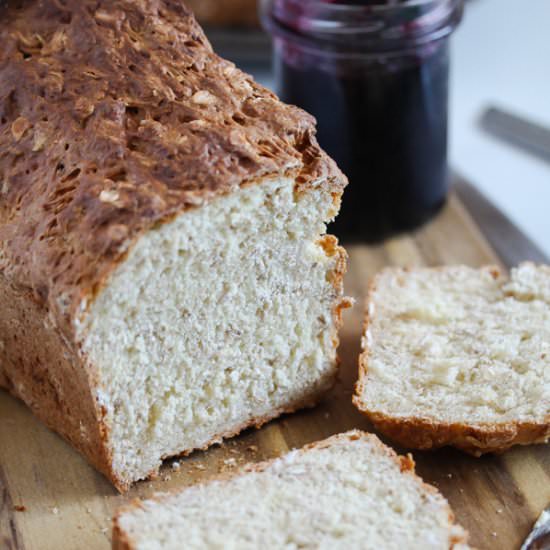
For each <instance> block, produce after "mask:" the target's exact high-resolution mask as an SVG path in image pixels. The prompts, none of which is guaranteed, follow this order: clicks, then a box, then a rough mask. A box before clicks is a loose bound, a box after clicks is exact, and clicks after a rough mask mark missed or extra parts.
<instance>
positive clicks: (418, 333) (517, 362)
mask: <svg viewBox="0 0 550 550" xmlns="http://www.w3.org/2000/svg"><path fill="white" fill-rule="evenodd" d="M363 349H364V352H363V354H362V356H361V358H360V374H359V382H358V384H357V387H356V395H355V397H354V402H355V404H356V405H357V407H358V408H359V409H360V410H362V411H363V412H365V413H366V414H367V415H368V416H369V418H370V419H371V420H372V422H373V423H374V425H375V426H376V427H377V428H378V429H379V430H380V431H381V432H383V433H384V434H386V435H388V436H389V437H391V438H392V439H394V440H395V441H397V442H399V443H400V444H402V445H405V446H407V447H412V448H417V449H431V448H434V447H441V446H443V445H453V446H455V447H458V448H460V449H463V450H464V451H467V452H469V453H471V454H474V455H481V454H482V453H486V452H491V451H503V450H505V449H508V448H509V447H511V446H512V445H518V444H520V445H526V444H530V443H544V442H546V441H548V439H549V437H550V267H548V266H538V267H537V266H535V265H533V264H530V263H524V264H522V265H520V266H519V267H518V268H516V269H513V270H512V272H511V275H510V277H509V278H508V277H507V276H505V275H504V274H502V273H501V272H500V271H499V270H498V269H497V268H494V267H485V268H482V269H472V268H469V267H464V266H456V267H441V268H436V269H411V270H407V269H386V270H384V271H382V272H381V273H380V274H379V275H378V276H376V277H375V279H374V281H373V282H372V285H371V288H370V292H369V296H368V299H367V319H366V328H365V336H364V339H363Z"/></svg>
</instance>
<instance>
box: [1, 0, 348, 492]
mask: <svg viewBox="0 0 550 550" xmlns="http://www.w3.org/2000/svg"><path fill="white" fill-rule="evenodd" d="M0 11H1V16H2V21H3V25H1V26H0V43H1V44H2V48H1V49H0V386H1V387H4V388H6V389H7V390H8V391H10V392H11V393H12V394H13V395H15V396H17V397H18V398H20V399H22V400H23V401H24V402H25V403H26V404H27V405H28V406H29V407H30V408H31V409H32V410H33V412H34V413H35V414H36V415H37V416H38V417H39V418H40V419H41V420H42V421H43V422H45V423H46V424H47V425H48V426H49V427H51V428H53V429H54V430H56V431H57V432H58V433H60V434H61V435H62V436H63V437H65V438H66V439H67V440H69V441H70V442H71V443H72V444H73V445H74V447H75V448H76V449H78V450H79V451H80V452H82V453H83V454H84V455H85V456H86V457H87V459H88V460H89V461H90V462H91V463H92V464H94V465H95V466H96V467H97V468H98V469H99V470H100V471H101V472H103V473H104V474H105V475H106V476H107V477H108V478H109V479H110V480H111V481H112V482H113V483H114V484H115V485H116V486H117V487H118V488H119V489H121V490H125V489H127V488H128V487H129V486H130V484H131V483H133V482H135V481H137V480H140V479H144V478H147V477H149V476H151V475H153V474H155V473H156V472H157V471H158V469H159V466H160V464H161V462H162V460H163V459H164V458H166V457H169V456H173V455H179V454H187V453H190V452H192V451H193V450H194V449H201V448H205V447H207V446H208V445H210V444H212V443H213V442H216V441H220V440H221V439H222V438H223V437H229V436H231V435H233V434H235V433H238V432H239V431H240V430H242V429H244V428H245V427H247V426H253V425H256V426H259V425H261V424H262V423H263V422H266V421H267V420H269V419H271V418H273V417H275V416H277V415H279V414H281V413H283V412H289V411H293V410H295V409H296V408H299V407H303V406H307V405H312V404H313V403H315V402H316V401H317V400H318V399H319V398H320V396H321V395H322V394H323V393H324V392H325V391H326V390H327V389H328V388H329V387H330V386H331V384H332V383H333V381H334V379H335V376H336V369H337V357H336V346H337V344H338V336H337V330H338V326H339V323H340V310H341V308H342V307H344V306H345V304H346V302H345V300H344V299H343V297H342V276H343V272H344V267H345V253H344V251H343V249H342V248H340V247H338V245H337V242H336V239H335V238H334V237H331V236H328V235H326V224H327V223H328V222H329V221H330V220H332V219H333V218H334V216H335V215H336V214H337V212H338V209H339V205H340V198H341V195H342V192H343V188H344V186H345V183H346V179H345V177H344V176H343V174H342V173H341V172H340V171H339V170H338V168H337V167H336V165H335V164H334V162H333V161H332V160H331V159H330V158H329V157H328V156H327V155H326V154H325V153H324V152H323V151H322V150H321V149H320V148H319V145H318V144H317V141H316V139H315V121H314V120H313V119H312V117H310V116H309V115H308V114H306V113H305V112H303V111H301V110H300V109H298V108H296V107H292V106H289V105H285V104H283V103H282V102H280V101H279V100H278V98H277V97H276V96H275V95H274V94H273V93H272V92H270V91H268V90H267V89H265V88H263V87H262V86H260V85H258V84H257V83H256V82H254V80H253V79H252V78H251V77H250V76H248V75H246V74H244V73H243V72H241V71H240V70H238V69H237V68H236V67H235V65H234V64H232V63H230V62H229V61H225V60H223V59H221V58H220V57H218V56H217V55H216V54H215V53H214V52H213V50H212V47H211V45H210V44H209V42H208V40H207V38H206V36H205V35H204V33H203V31H202V29H201V28H200V27H199V25H198V24H197V23H196V21H195V19H194V17H193V15H192V13H191V11H190V10H189V8H188V7H187V6H186V4H185V3H183V2H180V1H172V0H158V1H154V2H149V1H138V0H135V1H134V0H116V1H115V0H105V1H103V2H101V3H98V2H95V1H92V0H66V1H64V2H58V1H57V0H44V1H40V2H39V1H28V2H23V3H18V2H8V3H5V4H2V7H1V8H0Z"/></svg>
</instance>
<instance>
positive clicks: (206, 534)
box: [113, 431, 468, 550]
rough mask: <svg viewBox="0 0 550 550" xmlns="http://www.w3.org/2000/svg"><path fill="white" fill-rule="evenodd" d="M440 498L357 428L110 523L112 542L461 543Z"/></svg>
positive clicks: (149, 548)
mask: <svg viewBox="0 0 550 550" xmlns="http://www.w3.org/2000/svg"><path fill="white" fill-rule="evenodd" d="M466 538H467V535H466V533H465V531H464V530H463V529H462V528H461V527H459V526H458V525H456V524H455V523H454V517H453V514H452V512H451V509H450V508H449V505H448V503H447V501H446V500H445V499H444V498H443V497H442V496H441V495H440V494H439V493H438V492H437V490H436V489H435V488H434V487H431V486H429V485H426V484H424V483H422V480H421V479H420V478H418V477H417V476H416V475H415V473H414V462H413V460H412V459H411V457H410V456H408V457H402V456H401V457H400V456H397V455H396V454H395V453H394V452H393V450H391V449H390V448H389V447H386V446H385V445H383V444H382V443H381V442H380V440H379V439H378V438H377V437H376V436H374V435H372V434H366V433H364V432H359V431H351V432H348V433H346V434H341V435H338V436H334V437H331V438H329V439H327V440H325V441H322V442H319V443H315V444H313V445H310V446H308V447H306V448H304V449H303V450H300V451H292V452H290V453H289V454H287V455H286V456H284V457H282V458H279V459H276V460H274V461H271V462H266V463H263V464H260V465H251V466H249V467H248V469H247V470H245V472H243V473H241V474H237V475H236V476H234V477H232V478H230V479H226V480H216V481H211V482H209V483H206V484H202V485H195V486H193V487H190V488H187V489H185V490H183V491H181V492H179V493H175V494H171V495H164V496H159V497H157V498H154V499H152V500H146V501H143V502H136V503H135V504H133V505H131V506H129V507H128V508H126V509H123V510H121V511H120V512H119V513H118V514H117V516H116V517H115V520H114V530H113V548H115V549H117V550H153V549H160V548H163V549H165V550H171V549H176V548H181V541H182V540H185V548H189V549H190V550H191V549H195V548H196V549H199V548H200V549H203V548H204V549H208V548H239V549H243V550H245V549H249V548H250V549H253V548H254V549H256V548H265V549H283V548H285V549H288V548H326V549H329V548H330V549H350V548H353V549H357V550H361V549H363V550H369V549H372V550H378V549H380V548H384V549H385V550H393V549H396V550H401V549H403V548H407V549H408V550H414V549H422V550H427V549H432V550H435V549H441V550H450V549H455V550H458V549H459V548H461V549H466V548H468V546H467V543H466Z"/></svg>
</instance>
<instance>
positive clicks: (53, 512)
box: [52, 506, 59, 516]
mask: <svg viewBox="0 0 550 550" xmlns="http://www.w3.org/2000/svg"><path fill="white" fill-rule="evenodd" d="M52 514H55V515H56V516H57V514H59V508H58V507H57V506H54V507H53V508H52Z"/></svg>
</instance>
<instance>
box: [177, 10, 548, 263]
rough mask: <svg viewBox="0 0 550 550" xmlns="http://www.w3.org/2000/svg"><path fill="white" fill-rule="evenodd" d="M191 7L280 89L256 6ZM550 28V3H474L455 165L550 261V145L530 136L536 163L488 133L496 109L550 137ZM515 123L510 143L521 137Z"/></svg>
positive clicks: (459, 58) (454, 90)
mask: <svg viewBox="0 0 550 550" xmlns="http://www.w3.org/2000/svg"><path fill="white" fill-rule="evenodd" d="M188 3H189V4H190V5H191V6H192V7H193V9H195V10H196V13H197V16H198V17H199V19H200V20H201V22H202V23H203V24H204V25H205V27H206V29H207V33H208V35H209V38H210V39H211V41H212V42H213V44H214V46H215V48H216V49H217V50H218V52H219V53H220V54H221V55H223V56H225V57H228V58H230V59H232V60H233V61H235V62H236V63H237V64H238V65H239V66H240V67H241V68H243V69H244V70H246V71H247V72H250V73H252V74H253V75H254V76H255V77H256V78H257V79H258V80H259V81H260V82H262V83H263V84H265V85H267V86H268V87H271V88H274V87H275V82H274V79H273V77H272V70H271V50H270V38H269V37H268V36H267V34H266V33H264V32H263V31H261V29H260V23H259V21H258V17H257V12H256V1H255V0H189V1H188ZM549 28H550V1H549V0H529V1H528V2H518V1H517V0H470V1H468V2H466V8H465V13H464V19H463V21H462V23H461V24H460V25H459V27H458V28H457V30H456V32H455V33H454V34H453V35H452V38H451V76H450V110H449V123H450V127H449V128H450V132H449V139H450V142H449V160H450V165H451V167H452V169H453V170H455V171H457V172H458V173H459V174H461V175H462V176H463V177H464V178H465V179H467V180H468V181H469V182H470V183H471V184H472V185H474V186H476V187H477V188H478V189H479V190H480V191H481V192H482V193H483V194H484V195H485V196H486V197H488V198H489V199H490V200H491V202H493V203H494V204H495V205H496V206H498V208H500V209H501V210H502V211H503V212H504V213H505V214H506V215H507V216H508V217H509V218H510V219H511V220H512V221H513V222H514V223H515V224H516V225H517V226H518V227H519V228H520V229H522V230H523V231H524V232H525V233H526V234H527V235H528V236H529V237H530V238H531V239H532V240H533V241H534V242H535V243H536V244H537V245H538V246H539V247H540V248H541V249H542V250H543V251H544V252H545V253H546V254H547V255H549V256H550V141H549V140H548V135H546V134H545V133H544V131H543V130H541V129H540V128H532V127H527V132H528V133H529V132H530V136H531V138H532V139H535V141H536V140H539V141H540V144H539V145H540V148H539V151H538V153H536V154H534V152H529V151H528V150H527V149H526V148H525V147H523V148H522V147H519V146H517V145H516V144H514V143H512V142H511V141H510V140H503V139H501V138H499V137H498V135H496V134H498V133H501V131H506V124H508V125H510V121H509V120H505V121H504V128H501V129H500V130H499V128H497V129H496V131H495V129H493V131H492V132H491V131H488V126H489V124H485V125H484V124H483V123H482V120H483V115H484V112H485V111H486V110H487V109H489V108H491V107H496V108H498V109H501V110H503V111H505V113H510V114H514V115H519V117H521V118H524V119H527V121H530V122H533V123H536V124H537V125H540V126H543V127H546V128H550V31H549ZM497 123H498V120H497ZM514 123H516V124H517V121H512V125H511V127H510V128H508V133H510V131H511V132H512V134H514V132H515V128H516V127H515V126H514ZM519 123H520V124H522V123H523V122H522V121H519ZM520 130H521V131H523V130H525V128H523V127H522V128H520V129H518V133H519V131H520ZM512 137H514V136H512ZM545 140H546V144H545V143H544V141H545ZM512 141H514V140H512ZM515 141H517V140H515Z"/></svg>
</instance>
